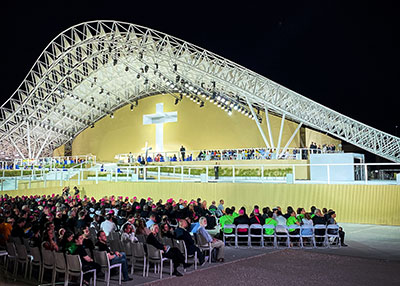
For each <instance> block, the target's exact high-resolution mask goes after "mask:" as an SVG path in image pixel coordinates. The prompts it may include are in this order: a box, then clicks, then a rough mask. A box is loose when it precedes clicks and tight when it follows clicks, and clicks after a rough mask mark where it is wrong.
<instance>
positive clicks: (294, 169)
mask: <svg viewBox="0 0 400 286" xmlns="http://www.w3.org/2000/svg"><path fill="white" fill-rule="evenodd" d="M292 169H293V184H296V167H295V165H292Z"/></svg>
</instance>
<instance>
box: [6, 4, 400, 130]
mask: <svg viewBox="0 0 400 286" xmlns="http://www.w3.org/2000/svg"><path fill="white" fill-rule="evenodd" d="M39 2H40V3H41V4H38V3H39ZM80 2H81V3H80ZM83 2H85V4H82V3H83ZM89 2H90V3H89ZM125 2H126V3H125ZM143 2H147V3H149V4H141V3H139V1H84V0H81V1H79V2H75V1H48V2H47V1H30V2H29V4H23V2H20V1H7V4H3V8H2V17H1V19H0V21H1V24H2V26H1V27H2V29H1V30H2V32H1V38H2V40H1V43H2V44H1V48H2V52H3V53H2V61H1V69H0V73H1V85H0V88H1V101H2V103H3V102H4V101H5V100H6V99H7V98H9V97H10V96H11V94H12V93H13V92H14V91H15V89H16V88H17V87H18V85H19V84H20V83H21V81H22V80H23V79H24V77H25V76H26V74H27V73H28V71H29V69H30V68H31V67H32V65H33V64H34V62H35V60H36V59H37V57H38V56H39V55H40V53H41V52H42V51H43V49H44V48H45V46H46V45H47V44H48V43H49V42H50V41H51V40H52V39H53V38H54V37H56V36H57V35H58V34H59V33H60V32H62V31H63V30H65V29H67V28H69V27H71V26H72V25H75V24H79V23H81V22H84V21H90V20H119V21H125V22H130V23H134V24H139V25H143V26H146V27H149V28H153V29H156V30H159V31H161V32H165V33H167V34H170V35H172V36H176V37H178V38H181V39H183V40H185V41H188V42H190V43H193V44H196V45H198V46H200V47H202V48H204V49H207V50H209V51H211V52H214V53H216V54H218V55H220V56H223V57H225V58H227V59H230V60H232V61H234V62H236V63H238V64H240V65H242V66H244V67H246V68H248V69H250V70H253V71H255V72H257V73H259V74H261V75H263V76H265V77H267V78H269V79H271V80H273V81H275V82H277V83H280V84H282V85H284V86H285V87H287V88H289V89H292V90H294V91H296V92H298V93H300V94H302V95H304V96H306V97H308V98H310V99H312V100H315V101H317V102H319V103H321V104H323V105H325V106H327V107H329V108H331V109H333V110H336V111H338V112H340V113H342V114H344V115H347V116H349V117H351V118H353V119H356V120H359V121H361V122H362V123H365V124H368V125H370V126H372V127H375V128H378V129H380V130H383V131H385V132H388V133H390V134H395V133H396V128H395V126H396V125H397V126H400V119H399V118H400V116H399V111H400V96H399V91H398V90H399V88H398V87H397V83H398V82H399V81H398V80H397V76H398V75H399V72H398V69H399V68H398V63H399V46H398V43H396V42H395V35H396V36H397V38H398V36H399V35H400V33H399V28H398V27H397V26H396V25H395V19H396V18H397V17H398V16H397V15H396V14H395V13H396V11H397V10H396V9H395V8H394V4H393V2H385V1H380V2H378V1H377V2H376V3H372V2H371V3H369V2H368V1H346V2H343V3H341V2H340V1H257V2H254V3H250V2H251V1H247V2H246V1H242V2H240V3H241V4H238V2H234V1H230V4H226V5H222V4H217V2H218V1H214V3H213V4H207V3H206V2H204V1H185V2H182V3H179V2H176V1H164V2H163V3H164V4H161V5H160V4H158V3H157V1H151V2H150V1H143ZM278 2H279V3H278ZM55 3H57V4H55ZM261 3H264V5H263V6H261ZM37 5H39V6H37ZM82 5H83V6H82ZM396 48H397V50H396ZM398 129H399V130H398V131H397V135H400V127H399V128H398Z"/></svg>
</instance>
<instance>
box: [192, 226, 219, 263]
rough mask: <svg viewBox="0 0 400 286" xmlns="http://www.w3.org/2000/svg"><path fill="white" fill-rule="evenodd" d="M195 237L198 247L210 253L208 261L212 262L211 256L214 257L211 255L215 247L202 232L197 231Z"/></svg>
mask: <svg viewBox="0 0 400 286" xmlns="http://www.w3.org/2000/svg"><path fill="white" fill-rule="evenodd" d="M195 237H196V241H197V246H198V248H200V250H202V251H205V252H207V253H208V255H209V256H208V262H209V263H211V258H212V257H211V256H212V251H213V249H214V247H213V246H212V245H211V243H210V242H208V241H207V240H206V239H205V237H204V236H203V235H201V234H200V233H196V235H195Z"/></svg>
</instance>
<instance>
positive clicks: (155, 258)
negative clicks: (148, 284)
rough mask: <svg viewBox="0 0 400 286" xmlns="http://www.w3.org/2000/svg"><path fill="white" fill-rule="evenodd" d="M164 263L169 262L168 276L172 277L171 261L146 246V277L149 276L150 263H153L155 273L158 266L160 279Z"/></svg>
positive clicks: (150, 246)
mask: <svg viewBox="0 0 400 286" xmlns="http://www.w3.org/2000/svg"><path fill="white" fill-rule="evenodd" d="M164 261H169V263H170V275H171V276H172V268H173V263H172V260H171V259H169V258H166V257H163V254H162V251H161V250H159V249H157V248H155V247H154V246H153V245H151V244H147V274H146V275H147V276H149V268H150V262H152V263H154V272H155V273H156V271H157V267H156V266H157V265H160V269H159V271H160V279H162V275H163V265H164Z"/></svg>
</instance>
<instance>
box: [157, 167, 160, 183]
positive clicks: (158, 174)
mask: <svg viewBox="0 0 400 286" xmlns="http://www.w3.org/2000/svg"><path fill="white" fill-rule="evenodd" d="M157 169H158V170H157V176H158V182H160V166H158V167H157Z"/></svg>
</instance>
